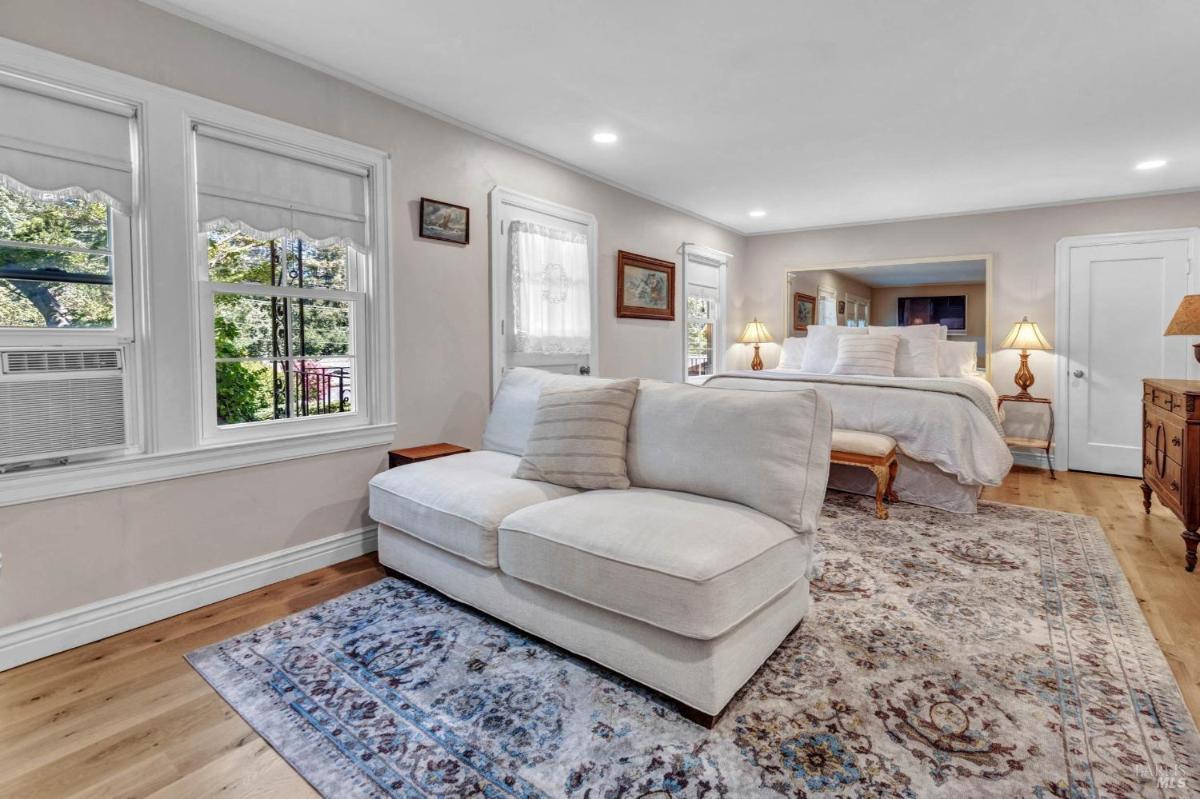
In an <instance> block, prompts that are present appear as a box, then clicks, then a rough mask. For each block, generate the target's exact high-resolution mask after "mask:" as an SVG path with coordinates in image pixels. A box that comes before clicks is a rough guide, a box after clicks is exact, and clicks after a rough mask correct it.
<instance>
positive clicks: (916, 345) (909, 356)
mask: <svg viewBox="0 0 1200 799" xmlns="http://www.w3.org/2000/svg"><path fill="white" fill-rule="evenodd" d="M875 335H879V334H878V333H876V334H875ZM899 343H900V345H899V346H898V347H897V348H896V377H938V376H939V375H940V374H941V371H940V369H939V368H938V351H939V347H940V345H941V344H943V343H944V342H941V341H938V340H937V339H936V338H913V337H911V336H901V337H900V342H899Z"/></svg>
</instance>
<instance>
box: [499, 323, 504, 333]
mask: <svg viewBox="0 0 1200 799" xmlns="http://www.w3.org/2000/svg"><path fill="white" fill-rule="evenodd" d="M500 335H502V336H503V335H504V320H503V319H501V320H500Z"/></svg>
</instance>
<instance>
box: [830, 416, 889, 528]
mask: <svg viewBox="0 0 1200 799" xmlns="http://www.w3.org/2000/svg"><path fill="white" fill-rule="evenodd" d="M829 462H830V463H840V464H843V465H846V466H862V467H863V468H866V469H870V470H871V471H872V472H874V473H875V516H876V518H879V519H886V518H887V517H888V510H887V508H886V507H885V506H884V504H883V503H884V502H885V501H886V502H895V501H896V492H895V491H894V490H892V486H893V485H895V483H896V472H897V471H898V470H899V468H900V462H899V461H898V460H896V439H894V438H892V437H891V436H885V435H883V434H882V433H864V432H862V431H860V430H838V429H834V431H833V452H832V453H830V456H829Z"/></svg>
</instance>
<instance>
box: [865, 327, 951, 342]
mask: <svg viewBox="0 0 1200 799" xmlns="http://www.w3.org/2000/svg"><path fill="white" fill-rule="evenodd" d="M867 330H869V331H871V333H872V335H879V334H881V333H882V334H883V335H886V336H900V337H901V338H936V339H941V340H943V341H944V340H945V338H946V331H947V330H948V328H947V327H946V326H945V325H889V326H886V327H885V326H883V325H871V326H870V327H868V328H867Z"/></svg>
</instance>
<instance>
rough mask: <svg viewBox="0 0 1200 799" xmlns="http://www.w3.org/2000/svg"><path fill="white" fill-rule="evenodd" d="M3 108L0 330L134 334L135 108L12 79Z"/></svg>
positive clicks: (14, 337)
mask: <svg viewBox="0 0 1200 799" xmlns="http://www.w3.org/2000/svg"><path fill="white" fill-rule="evenodd" d="M0 108H3V109H4V113H3V114H0V336H2V337H3V340H4V341H5V342H6V343H7V344H9V345H15V346H46V345H50V344H55V343H63V342H64V341H65V340H66V339H65V337H67V336H72V334H84V335H83V336H79V335H75V336H74V337H73V340H74V341H75V342H77V343H78V341H79V340H80V338H88V337H90V339H91V340H93V341H97V342H99V341H101V340H103V339H106V338H107V339H108V340H109V341H114V342H115V340H116V337H117V336H122V337H126V338H128V337H130V336H131V335H132V333H131V330H132V307H131V306H132V303H131V297H132V289H131V286H130V281H131V277H130V268H129V267H130V224H129V218H130V213H131V209H132V206H133V180H132V173H133V125H132V121H133V115H134V110H133V109H132V108H130V107H128V106H125V105H123V104H119V103H114V102H110V101H108V100H104V99H101V98H97V97H90V96H84V95H80V94H75V93H69V92H66V91H63V90H57V89H54V88H51V87H48V86H45V85H42V84H37V83H32V82H29V83H26V82H23V81H21V80H19V79H16V78H13V79H12V82H11V83H0Z"/></svg>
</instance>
